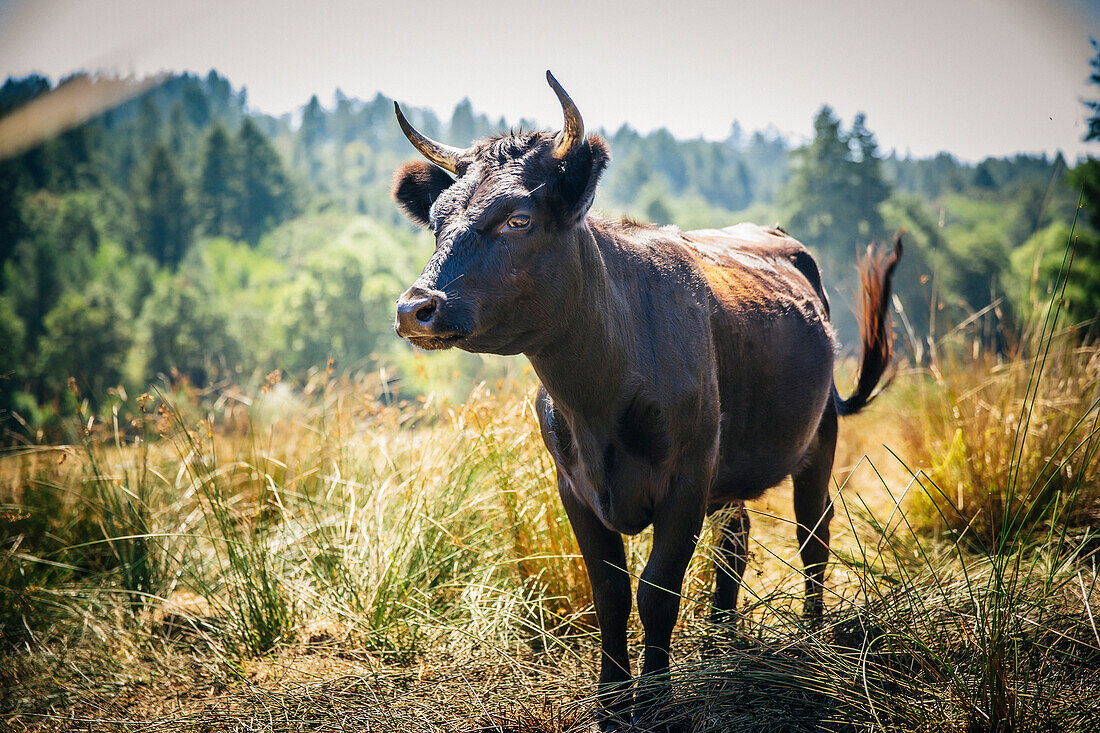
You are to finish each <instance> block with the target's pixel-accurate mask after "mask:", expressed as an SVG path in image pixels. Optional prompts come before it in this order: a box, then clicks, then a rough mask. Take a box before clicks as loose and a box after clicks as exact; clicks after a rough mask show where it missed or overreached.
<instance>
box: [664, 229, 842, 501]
mask: <svg viewBox="0 0 1100 733" xmlns="http://www.w3.org/2000/svg"><path fill="white" fill-rule="evenodd" d="M683 239H684V244H685V245H686V246H687V248H688V249H689V251H690V252H691V253H692V256H693V258H694V260H695V263H696V266H697V267H698V269H699V271H700V273H701V274H702V276H703V277H704V278H705V280H706V282H707V286H708V288H709V291H710V295H711V298H712V308H711V331H712V334H713V340H714V344H715V353H716V360H717V364H716V368H717V372H718V386H719V393H720V399H721V410H722V437H721V444H720V449H719V457H720V464H719V470H718V476H717V478H716V481H715V486H714V490H713V491H712V504H721V503H725V502H729V501H737V500H742V499H746V498H752V497H755V496H758V495H759V494H760V493H761V492H763V491H764V490H765V489H767V488H769V487H771V486H774V485H775V484H776V483H778V482H779V481H781V480H782V479H783V478H784V477H785V476H787V475H789V474H790V473H791V472H792V471H794V470H796V469H797V467H798V465H799V463H800V462H801V461H802V459H803V457H804V455H805V454H806V451H807V450H808V448H809V447H810V444H811V442H812V440H813V436H814V434H815V433H816V430H817V425H818V423H819V422H820V419H821V415H822V412H823V411H824V408H825V404H826V401H827V400H828V399H829V398H830V396H831V394H832V370H833V353H834V341H833V334H832V327H831V325H830V324H829V314H828V301H827V300H826V297H825V292H824V289H823V288H822V286H821V278H820V275H819V274H818V270H817V266H816V264H815V263H814V261H813V259H812V257H810V255H809V253H808V252H807V251H806V249H805V248H804V247H803V246H802V245H801V244H800V243H799V242H798V241H796V240H794V239H792V238H791V237H789V236H787V235H786V234H784V233H783V232H782V231H780V230H778V229H764V228H762V227H759V226H756V225H754V224H740V225H737V226H735V227H729V228H727V229H719V230H702V231H694V232H686V233H684V235H683Z"/></svg>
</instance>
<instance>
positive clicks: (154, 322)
mask: <svg viewBox="0 0 1100 733" xmlns="http://www.w3.org/2000/svg"><path fill="white" fill-rule="evenodd" d="M222 308H223V306H222V305H221V303H220V302H217V301H215V300H214V299H213V298H212V297H211V293H210V292H209V290H207V289H205V288H204V287H203V286H202V285H201V282H200V283H196V282H194V281H192V280H190V279H189V278H188V277H187V276H186V275H182V274H181V275H177V276H174V277H161V278H159V279H158V281H157V283H156V286H155V288H154V289H153V292H152V294H150V295H149V297H148V298H146V300H145V303H144V306H143V308H142V311H141V317H140V319H139V322H138V324H139V325H138V328H139V331H140V333H141V337H140V338H141V342H140V343H141V346H142V355H143V356H144V358H145V365H144V369H143V370H142V373H143V374H163V375H175V374H180V375H184V376H186V377H188V378H189V380H190V381H191V383H192V384H195V385H196V386H199V387H203V386H206V385H207V384H208V383H209V382H210V381H212V380H214V379H215V378H216V377H217V376H219V375H223V376H224V375H231V374H234V373H235V370H236V369H237V367H238V366H239V365H240V348H239V345H238V342H237V340H236V339H234V338H232V337H231V336H230V333H229V318H228V316H227V314H226V313H225V312H224V311H223V310H222Z"/></svg>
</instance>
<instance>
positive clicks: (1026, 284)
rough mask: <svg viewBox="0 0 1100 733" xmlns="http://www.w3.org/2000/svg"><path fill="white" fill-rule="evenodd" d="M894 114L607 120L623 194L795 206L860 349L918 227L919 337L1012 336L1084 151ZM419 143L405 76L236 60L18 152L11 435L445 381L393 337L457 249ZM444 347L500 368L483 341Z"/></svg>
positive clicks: (9, 280)
mask: <svg viewBox="0 0 1100 733" xmlns="http://www.w3.org/2000/svg"><path fill="white" fill-rule="evenodd" d="M68 81H71V80H68ZM64 83H67V82H66V81H63V82H61V84H64ZM51 88H52V84H51V82H50V81H49V80H47V79H45V78H42V77H38V76H32V77H25V78H21V79H9V80H7V82H5V83H4V85H3V86H2V87H0V115H3V114H6V113H7V112H10V111H11V110H13V109H16V108H18V107H20V106H21V105H24V104H27V103H28V102H30V101H32V100H34V99H35V98H36V97H38V96H39V95H42V94H44V93H46V92H48V91H49V90H50V89H51ZM408 113H409V116H410V118H411V120H412V122H413V124H414V125H416V126H417V127H418V128H419V129H420V130H422V131H423V132H424V133H425V134H427V135H429V136H431V137H433V138H436V139H439V140H442V141H444V142H449V143H451V144H455V145H462V146H465V145H467V144H469V142H470V141H471V140H473V139H475V138H478V137H482V136H485V135H488V134H494V133H499V132H504V131H507V130H508V129H511V128H512V127H527V128H529V127H530V125H529V123H526V122H524V121H523V120H518V121H512V122H510V121H508V120H504V119H501V120H495V121H494V120H490V119H488V118H487V117H486V116H485V115H481V114H478V113H476V112H475V110H474V108H473V106H472V105H471V103H470V102H469V101H463V102H462V103H460V104H459V105H458V106H457V107H456V108H455V109H454V110H453V112H452V113H451V114H450V115H449V116H448V118H447V119H446V120H444V119H442V118H440V117H439V116H437V115H436V114H435V113H434V112H432V111H431V110H426V109H411V110H409V111H408ZM869 125H870V121H869V120H867V119H865V118H864V117H863V116H862V115H859V116H857V117H856V118H855V119H854V120H852V121H851V122H850V123H846V122H845V121H843V120H840V119H838V118H837V117H836V115H835V114H834V113H833V112H832V110H830V109H829V108H828V107H825V108H822V110H820V111H819V113H818V114H817V116H816V118H815V120H814V129H815V133H814V139H813V140H812V141H809V142H807V143H805V144H802V143H800V142H796V141H792V140H790V139H787V138H784V137H783V136H781V135H779V134H777V133H775V132H769V131H757V132H753V133H751V134H747V133H745V132H744V131H742V129H741V128H740V126H739V125H738V124H737V123H736V122H734V123H733V125H732V127H731V133H730V135H729V137H728V138H727V139H726V140H723V141H705V140H677V139H675V138H674V137H673V136H672V135H670V134H669V133H668V132H667V131H666V130H663V129H662V130H658V131H656V132H652V133H648V134H641V133H639V132H637V131H635V130H633V129H631V128H630V127H627V126H624V127H622V128H620V129H618V130H615V131H604V135H605V136H606V137H607V139H608V141H609V142H610V144H611V148H612V152H613V156H614V160H613V163H612V165H611V167H610V169H609V170H608V173H607V175H606V177H605V180H604V183H603V185H602V187H601V191H600V196H599V199H598V200H597V208H600V209H602V210H603V211H605V212H608V213H624V214H627V215H630V216H633V217H636V218H640V219H646V220H651V221H657V222H660V223H674V224H677V225H679V226H681V227H683V228H695V227H706V226H725V225H728V224H730V223H734V222H737V221H743V220H755V221H759V222H762V223H775V222H779V223H781V224H782V225H783V226H784V227H785V228H787V229H788V230H789V231H790V232H791V233H792V234H793V235H794V236H795V237H797V238H799V239H801V240H802V241H804V242H805V243H806V244H807V245H809V246H810V247H811V248H812V249H813V250H814V252H815V253H816V254H817V255H818V257H819V259H820V260H821V262H822V265H823V269H824V270H825V275H826V281H827V283H828V284H829V286H830V289H831V292H832V294H833V297H834V308H833V310H834V313H835V314H837V318H838V324H839V328H840V332H841V337H842V340H843V341H844V343H845V344H848V345H852V344H854V343H855V335H854V329H853V327H852V323H853V322H854V321H853V319H852V317H851V314H850V311H851V308H852V305H851V293H852V291H853V289H854V284H855V281H854V267H853V265H854V262H855V256H856V253H857V251H860V250H861V248H862V247H863V246H864V245H866V244H867V243H868V242H870V241H872V240H875V241H880V242H881V241H885V240H887V239H888V238H889V236H890V234H891V233H892V232H893V231H894V230H895V229H897V228H898V227H902V226H904V227H905V228H906V230H907V231H908V244H909V245H910V246H909V249H908V250H907V254H906V258H905V260H904V263H903V267H902V270H901V272H899V274H898V277H897V279H896V282H897V283H898V294H899V297H900V302H901V303H902V306H903V310H904V313H905V319H904V324H903V325H904V329H905V331H904V332H905V334H906V337H905V340H906V342H907V344H908V348H909V351H910V352H911V355H912V356H913V357H914V358H917V359H926V358H927V353H926V352H927V347H928V344H929V343H930V342H929V335H930V334H931V335H932V341H931V343H934V342H935V339H936V338H938V337H937V336H936V335H935V334H937V333H943V332H944V331H945V330H946V329H949V328H950V327H951V326H952V325H954V324H957V323H960V322H963V321H964V320H966V319H968V318H973V319H974V321H973V323H974V324H976V325H972V326H971V331H972V332H973V333H976V334H978V335H977V338H978V339H979V341H980V343H979V346H980V347H981V348H986V347H996V346H997V344H998V342H999V341H1001V340H1003V338H1004V333H1005V332H1007V331H1009V330H1011V329H1013V328H1016V327H1017V324H1018V323H1019V322H1020V321H1021V320H1024V319H1026V317H1027V312H1028V310H1029V308H1030V306H1031V304H1032V302H1033V301H1035V300H1036V298H1037V294H1040V293H1042V292H1045V288H1046V287H1047V283H1048V282H1049V280H1050V278H1051V276H1052V269H1051V268H1052V267H1053V268H1054V269H1055V271H1056V265H1052V264H1051V262H1053V260H1054V259H1057V260H1059V261H1060V256H1061V251H1062V249H1063V248H1064V245H1065V242H1066V241H1068V231H1069V224H1070V222H1071V220H1072V219H1073V214H1074V210H1075V207H1076V203H1077V192H1078V191H1080V190H1081V185H1082V184H1081V183H1080V182H1079V181H1078V183H1076V184H1075V186H1076V187H1075V188H1074V187H1073V186H1070V185H1067V184H1066V180H1067V176H1066V173H1067V163H1066V161H1065V160H1063V159H1062V157H1061V156H1057V157H1054V158H1050V157H1048V156H1045V155H1040V156H1033V155H1019V156H1015V157H1011V158H990V159H987V160H984V161H981V162H980V163H978V164H970V163H966V162H961V161H959V160H957V159H955V158H953V157H952V156H951V155H949V154H946V153H944V154H940V155H938V156H936V157H933V158H930V159H913V158H910V157H905V158H899V157H898V156H897V155H895V154H891V155H889V156H884V155H883V153H882V151H880V150H879V148H878V144H877V142H876V139H875V136H874V134H873V132H872V131H871V129H870V127H869ZM413 156H414V153H413V151H412V149H411V146H409V144H408V142H407V141H406V140H405V138H404V136H403V135H402V134H401V132H400V130H399V128H398V126H397V124H396V121H395V119H394V115H393V105H392V101H391V100H390V99H388V98H386V97H384V96H382V95H377V96H376V97H375V98H374V99H371V100H367V101H364V100H359V99H354V98H350V97H347V96H345V95H343V94H341V93H340V92H337V93H336V96H335V99H334V100H333V101H332V103H331V104H322V103H321V102H320V101H319V100H318V98H317V97H313V98H312V99H310V100H308V101H307V103H306V104H305V105H304V106H303V107H302V109H301V113H300V115H297V116H296V117H295V118H292V117H291V116H290V115H284V116H282V117H271V116H268V115H263V114H257V113H255V112H253V111H251V110H250V109H249V106H248V103H247V97H246V93H245V91H244V90H243V89H237V88H234V87H233V86H232V85H231V83H230V82H229V81H228V80H227V79H225V78H224V77H222V76H220V75H219V74H218V73H216V72H214V71H211V72H210V73H209V74H207V75H206V76H205V77H200V76H195V75H190V74H181V75H175V76H171V77H169V78H166V79H165V80H163V81H162V82H161V83H159V84H158V85H157V86H155V87H154V88H152V89H150V90H148V91H146V92H145V93H143V94H141V95H140V96H137V97H135V98H132V99H130V100H128V101H126V102H125V103H124V104H122V105H120V106H118V107H116V108H114V109H111V110H109V111H107V112H104V113H102V114H100V115H98V116H97V117H94V118H93V119H91V120H89V121H88V122H86V123H84V124H82V125H80V126H78V127H76V128H74V129H71V130H69V131H67V132H65V133H63V134H61V135H60V136H58V137H56V138H54V139H51V140H47V141H45V142H44V143H41V144H39V145H38V146H37V147H34V148H33V149H31V150H27V151H25V152H22V153H20V154H19V155H17V156H16V157H12V158H8V159H6V160H2V161H0V267H2V274H0V344H3V348H2V350H0V419H2V420H3V421H4V429H5V430H7V431H9V432H8V433H7V435H8V439H10V438H11V436H12V435H13V434H15V433H19V434H22V435H26V434H30V435H36V434H37V435H38V436H40V437H41V436H43V435H48V434H49V433H50V431H51V430H54V429H55V428H56V425H57V424H58V422H57V421H58V418H59V416H63V415H64V414H65V413H66V412H68V411H70V410H71V409H72V408H73V406H74V404H75V399H76V398H75V397H74V396H73V394H74V392H73V388H75V391H77V392H79V394H80V395H81V397H82V398H86V399H88V400H89V401H90V402H91V404H92V406H93V408H95V409H100V408H102V407H103V406H104V405H106V404H107V402H108V401H109V399H108V394H109V392H110V391H111V390H114V393H115V394H116V395H119V394H124V393H125V394H130V395H131V397H132V394H134V393H140V392H141V391H143V390H144V389H145V388H146V386H147V385H148V384H149V383H150V382H152V381H159V382H160V383H162V384H168V385H175V386H178V385H180V384H189V385H191V386H193V387H195V388H205V387H208V386H210V385H214V384H220V383H224V382H226V381H233V380H242V379H251V378H255V375H263V374H267V373H270V372H272V371H273V370H281V373H285V374H287V375H288V376H291V377H294V378H299V379H307V378H308V375H309V374H310V373H311V370H317V369H321V370H322V371H323V370H324V369H325V368H326V365H328V364H329V359H334V360H335V364H336V368H338V369H358V368H372V369H374V368H378V367H379V366H380V365H386V366H387V367H388V368H390V369H393V370H396V372H395V373H396V374H398V375H399V376H400V378H401V380H400V382H398V383H397V385H398V386H397V388H399V389H404V390H408V391H415V390H417V389H420V388H421V386H422V381H420V380H421V378H422V377H423V374H422V372H423V371H424V368H423V365H422V364H420V362H419V361H417V363H416V364H415V365H412V366H410V365H411V364H412V362H413V361H414V360H413V359H412V356H411V352H409V350H408V348H407V347H406V346H405V345H404V344H402V343H400V342H399V341H398V340H397V339H395V338H394V337H393V336H392V331H391V322H392V313H391V310H392V303H393V301H394V299H395V298H396V296H397V294H399V293H400V292H401V291H402V290H403V289H404V288H405V287H406V286H407V284H408V283H409V282H411V278H412V277H413V276H415V273H416V272H417V270H418V267H419V264H420V263H421V262H422V260H423V259H424V258H425V257H426V255H427V253H428V252H429V251H430V247H431V245H430V242H429V241H428V239H427V238H426V237H425V235H423V234H422V233H417V232H415V231H414V230H413V229H412V228H411V227H410V226H409V225H408V224H407V223H405V222H404V221H403V220H402V219H401V217H400V215H399V214H398V212H397V210H396V207H395V206H394V205H393V203H392V202H391V200H390V198H389V194H388V191H389V186H390V179H391V176H392V172H393V170H394V169H395V168H396V167H397V165H398V164H399V163H400V162H401V161H403V160H406V159H409V158H411V157H413ZM1079 167H1080V166H1079ZM1074 180H1075V181H1077V180H1078V179H1074ZM1079 225H1080V224H1079ZM1090 241H1091V240H1090ZM1044 257H1045V258H1046V259H1043V258H1044ZM1097 260H1098V261H1100V258H1097ZM1090 267H1095V263H1087V265H1086V266H1085V267H1083V268H1082V270H1083V271H1084V272H1086V273H1087V272H1090V270H1089V268H1090ZM1096 271H1100V267H1097V268H1096ZM1082 283H1083V284H1082V285H1081V287H1080V288H1078V291H1074V292H1078V294H1077V295H1074V296H1073V298H1074V300H1073V303H1071V306H1073V307H1075V308H1076V309H1077V310H1076V312H1077V313H1078V314H1081V313H1084V314H1088V313H1090V312H1091V313H1093V314H1094V313H1095V312H1096V310H1097V306H1098V304H1097V303H1096V300H1095V297H1096V296H1095V293H1097V292H1100V288H1095V289H1094V288H1091V286H1089V285H1088V281H1082ZM1090 294H1092V295H1090ZM1090 297H1092V298H1093V299H1092V300H1091V301H1090V300H1089V298H1090ZM1090 308H1091V309H1092V310H1091V311H1090V310H1089V309H1090ZM975 314H983V315H981V316H980V317H979V316H975ZM976 348H977V347H976ZM434 363H436V364H442V365H445V368H446V369H456V370H460V371H462V372H465V373H471V372H473V373H479V374H480V373H483V372H484V370H486V369H493V368H496V367H494V366H493V363H494V362H491V361H483V360H479V359H477V358H473V357H465V356H461V355H446V356H440V357H439V358H438V359H437V360H435V362H434ZM70 377H71V378H73V380H74V381H73V382H71V383H70ZM69 385H71V387H70V386H69ZM119 386H122V387H123V389H122V390H121V391H120V390H115V388H116V387H119ZM127 390H128V392H127ZM51 426H54V427H51ZM13 431H14V432H13Z"/></svg>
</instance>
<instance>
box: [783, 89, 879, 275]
mask: <svg viewBox="0 0 1100 733" xmlns="http://www.w3.org/2000/svg"><path fill="white" fill-rule="evenodd" d="M791 156H792V160H793V166H792V171H791V179H790V181H789V182H788V183H787V186H786V188H785V189H784V191H783V200H784V202H785V204H786V207H787V208H788V210H789V212H790V214H789V219H788V224H789V226H788V229H789V230H790V231H791V233H792V234H794V235H795V236H796V237H798V238H799V239H801V240H802V241H804V242H806V243H807V244H808V245H810V246H811V248H814V249H815V250H816V251H817V252H819V253H821V254H822V255H823V256H824V258H825V259H826V260H827V261H829V262H830V265H831V267H830V268H829V269H832V268H833V267H835V266H836V265H837V264H839V263H840V262H845V261H847V260H848V259H850V258H851V256H852V255H853V254H854V253H855V252H856V250H857V247H859V246H860V245H862V244H866V243H868V242H870V241H871V240H873V239H881V238H882V236H883V234H884V232H883V231H882V229H883V223H882V216H881V214H880V213H879V211H878V207H879V205H880V204H881V203H882V202H883V201H885V200H886V198H887V197H888V196H889V195H890V186H889V184H887V183H886V181H885V180H884V179H883V177H882V166H881V159H880V157H879V154H878V144H877V143H876V142H875V139H874V135H873V134H872V133H871V132H870V131H869V130H868V129H867V126H866V119H865V117H864V116H863V115H862V114H860V115H857V116H856V118H855V121H854V123H853V125H852V129H851V131H850V132H848V133H845V132H844V130H843V129H842V128H841V122H840V119H839V118H838V117H837V116H836V114H834V112H833V110H832V108H830V107H828V106H824V107H822V108H821V110H820V111H819V112H818V113H817V116H816V118H815V119H814V139H813V141H812V142H811V143H810V144H809V145H806V146H805V147H802V148H799V149H797V150H794V151H792V153H791Z"/></svg>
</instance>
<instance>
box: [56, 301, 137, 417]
mask: <svg viewBox="0 0 1100 733" xmlns="http://www.w3.org/2000/svg"><path fill="white" fill-rule="evenodd" d="M129 323H130V319H129V317H128V314H127V313H126V312H125V311H124V310H123V309H122V307H121V305H120V304H119V302H118V300H117V298H116V296H115V295H114V293H112V292H111V291H109V290H107V289H106V288H103V287H102V286H95V285H93V286H92V287H90V288H88V289H87V290H85V291H84V292H80V291H76V290H70V291H68V292H66V293H64V294H63V295H62V296H61V299H60V301H59V302H58V303H57V305H56V306H54V307H53V308H52V309H51V310H50V311H49V313H48V314H47V315H46V318H45V333H44V334H43V345H42V352H41V356H40V360H41V367H40V368H41V378H42V380H43V386H44V389H45V391H46V393H47V394H52V395H55V396H56V395H60V394H62V393H63V391H64V390H65V387H66V382H67V381H68V379H69V378H70V377H71V378H74V379H75V380H76V384H77V385H78V386H79V388H80V390H81V393H82V394H84V395H86V396H87V398H88V399H89V400H91V401H92V403H93V404H97V403H98V402H99V401H101V400H102V399H104V398H105V397H106V395H107V389H108V388H109V387H115V386H117V385H119V384H121V383H122V378H123V374H124V369H125V364H126V354H127V352H128V351H129V349H130V345H131V343H132V342H133V333H132V332H131V329H130V326H129Z"/></svg>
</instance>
